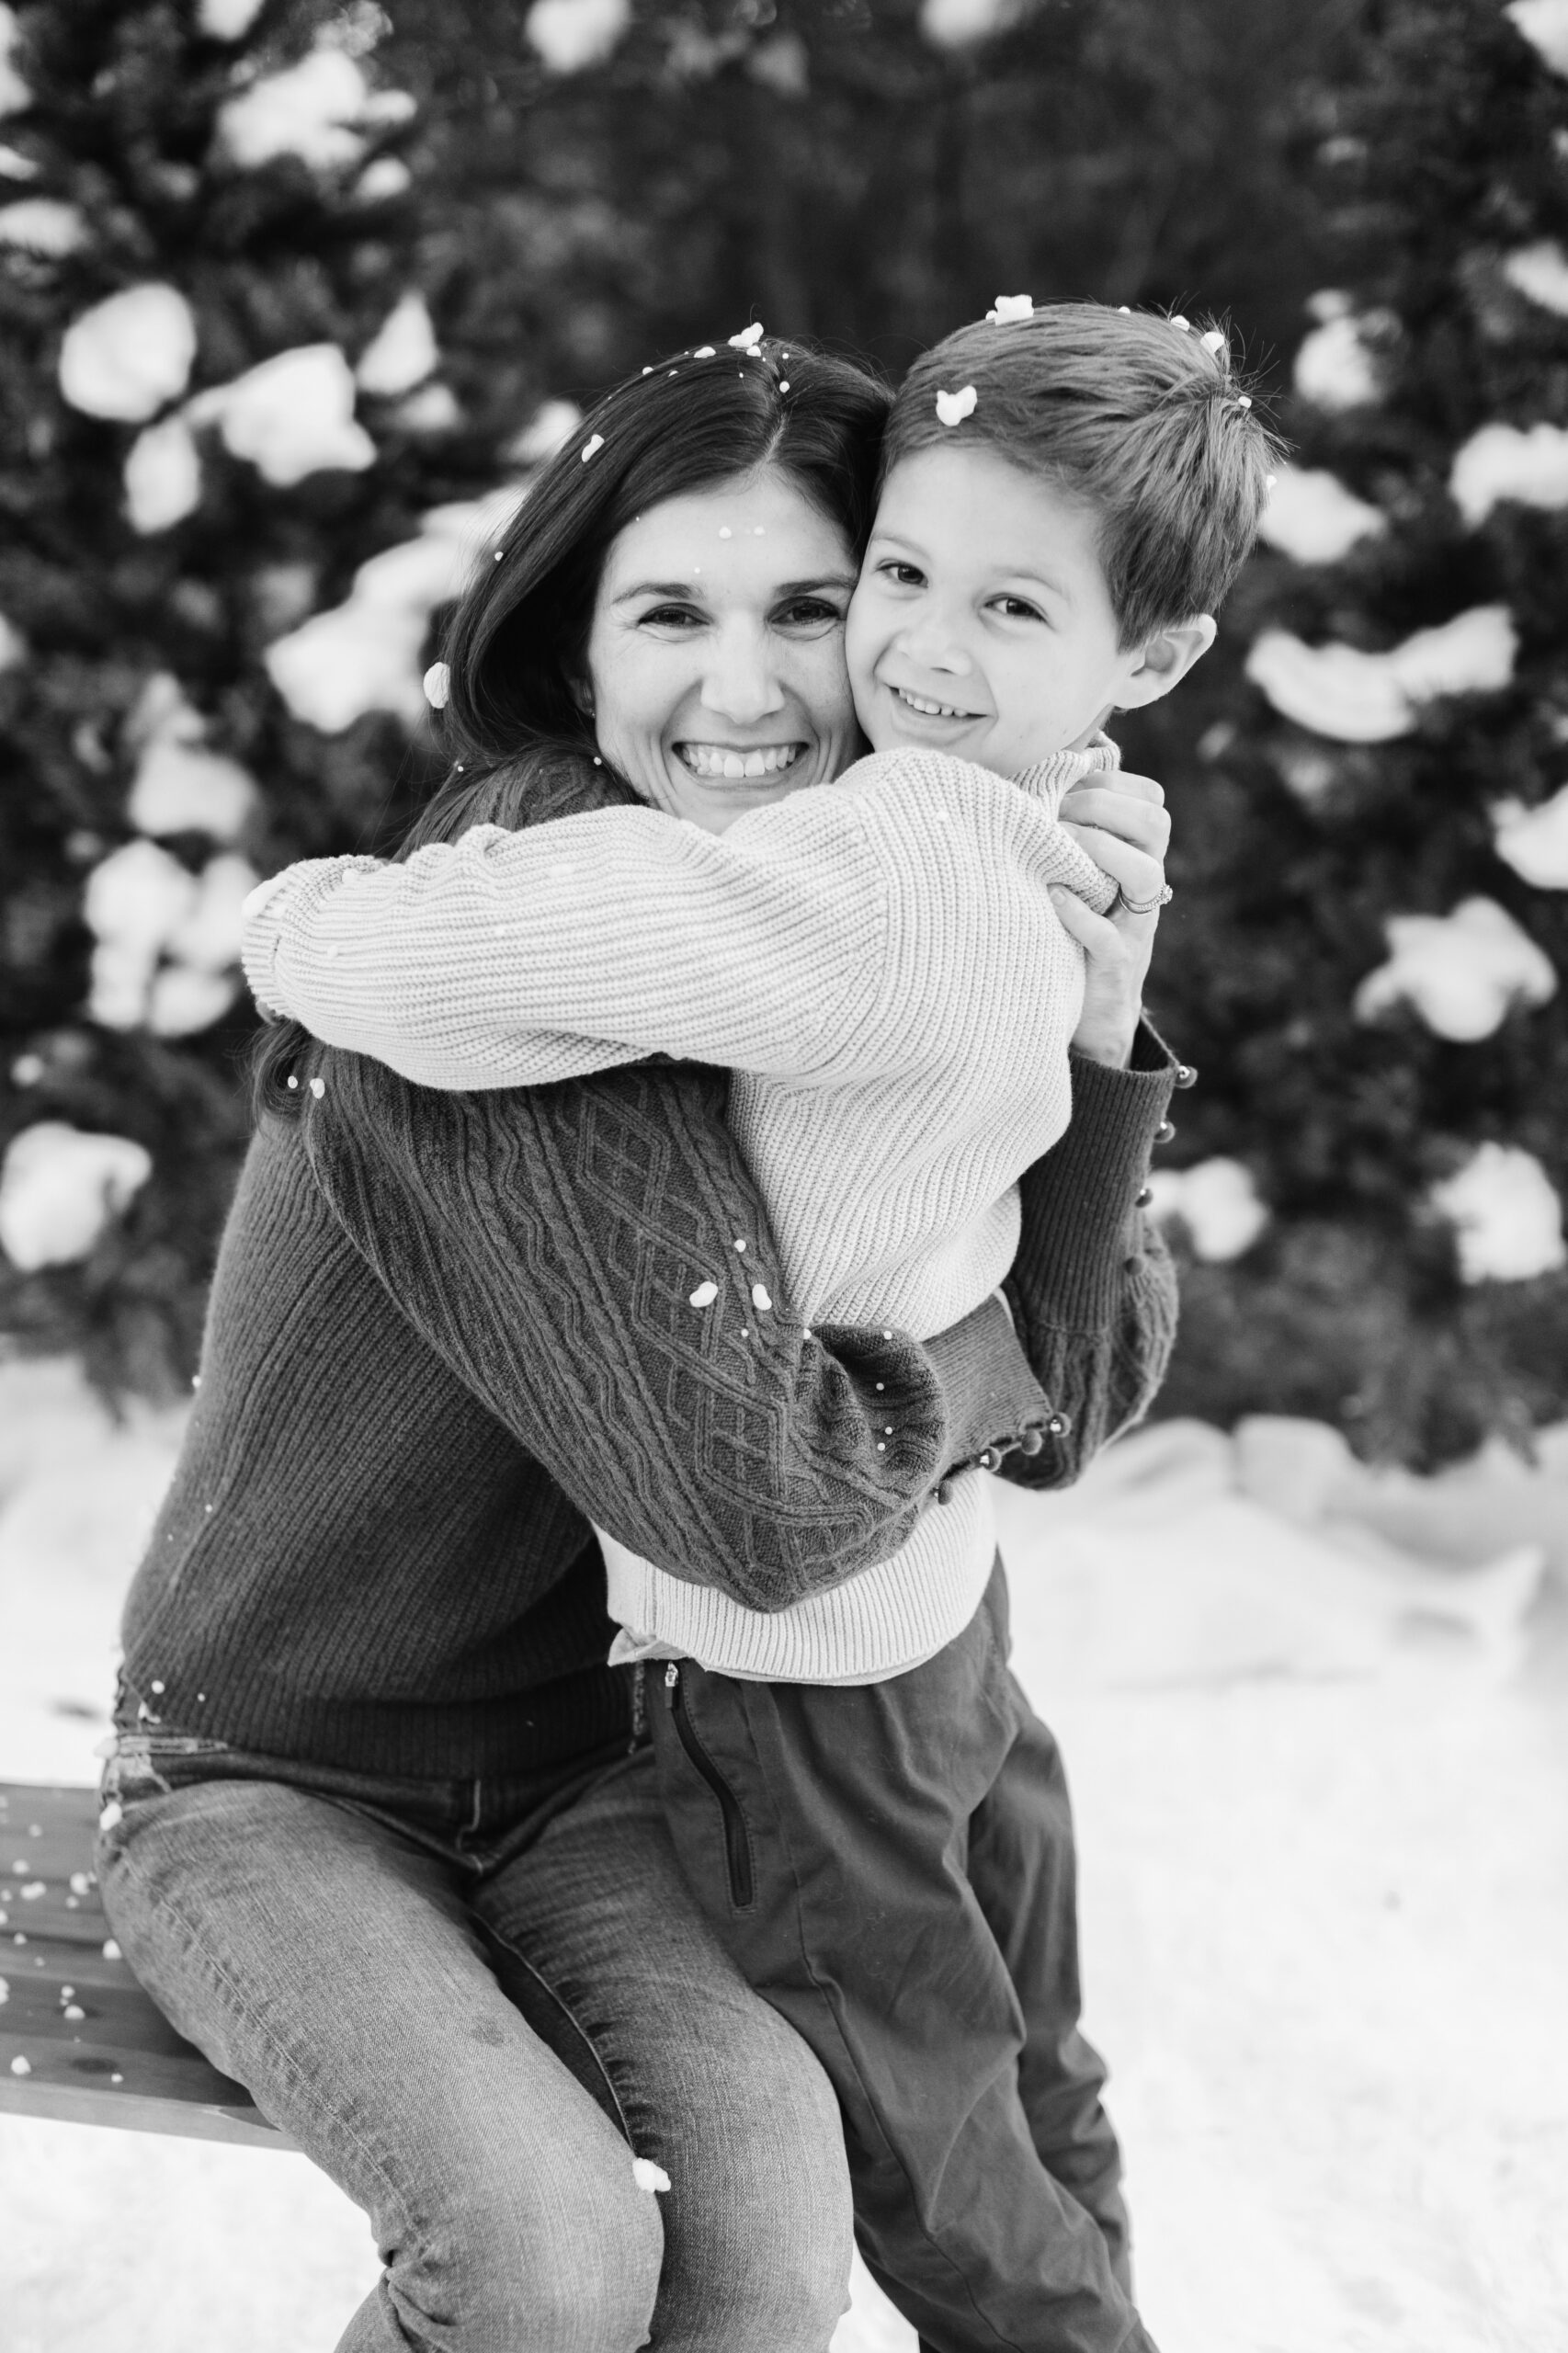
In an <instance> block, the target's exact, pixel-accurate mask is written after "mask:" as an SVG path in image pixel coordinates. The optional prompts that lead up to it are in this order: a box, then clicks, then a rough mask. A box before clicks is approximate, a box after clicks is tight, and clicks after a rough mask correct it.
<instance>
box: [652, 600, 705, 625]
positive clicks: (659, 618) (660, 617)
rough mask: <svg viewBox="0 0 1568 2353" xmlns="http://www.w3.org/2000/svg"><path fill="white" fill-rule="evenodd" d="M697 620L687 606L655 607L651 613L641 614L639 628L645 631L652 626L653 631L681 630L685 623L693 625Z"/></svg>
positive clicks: (697, 617) (697, 616) (696, 615)
mask: <svg viewBox="0 0 1568 2353" xmlns="http://www.w3.org/2000/svg"><path fill="white" fill-rule="evenodd" d="M697 620H699V615H698V614H696V613H695V612H693V610H692V608H691V607H690V606H689V605H655V606H654V607H653V610H652V611H651V612H646V613H644V614H643V616H642V622H641V624H640V626H641V627H642V628H643V629H646V628H648V627H649V626H650V624H652V626H653V628H655V629H682V628H684V627H685V626H686V625H687V622H691V623H695V622H696V621H697Z"/></svg>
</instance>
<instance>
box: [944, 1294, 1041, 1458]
mask: <svg viewBox="0 0 1568 2353" xmlns="http://www.w3.org/2000/svg"><path fill="white" fill-rule="evenodd" d="M925 1346H926V1354H927V1355H928V1356H929V1357H930V1358H931V1361H932V1363H933V1364H934V1365H935V1366H936V1369H937V1379H938V1381H940V1382H941V1384H942V1394H943V1398H944V1400H945V1402H946V1404H947V1409H948V1430H947V1458H948V1459H947V1462H946V1465H945V1466H944V1467H945V1468H946V1469H948V1470H952V1469H954V1468H955V1467H956V1466H957V1465H959V1464H960V1463H965V1462H972V1461H974V1460H975V1459H976V1457H977V1456H979V1455H981V1454H983V1453H984V1451H985V1449H986V1448H987V1447H989V1446H991V1445H993V1444H994V1443H996V1442H997V1441H1000V1442H1001V1443H1002V1444H1003V1445H1005V1446H1014V1445H1016V1444H1017V1438H1018V1433H1019V1432H1020V1431H1021V1430H1024V1429H1027V1428H1028V1427H1031V1426H1034V1425H1039V1424H1041V1423H1044V1422H1046V1421H1048V1420H1049V1419H1050V1417H1051V1401H1050V1399H1049V1398H1048V1397H1047V1395H1046V1393H1045V1392H1044V1390H1043V1389H1042V1388H1041V1387H1040V1382H1039V1381H1037V1380H1036V1378H1035V1376H1034V1373H1033V1372H1032V1370H1030V1368H1029V1363H1028V1358H1027V1357H1026V1356H1025V1354H1024V1352H1023V1349H1022V1347H1021V1346H1020V1345H1019V1342H1018V1338H1017V1334H1016V1332H1015V1331H1014V1328H1013V1314H1012V1310H1011V1308H1010V1307H1009V1306H1008V1305H1007V1302H1006V1300H1005V1299H1003V1297H1002V1296H1001V1294H1000V1293H999V1292H996V1291H993V1292H992V1293H991V1294H990V1296H989V1297H988V1298H986V1299H983V1300H982V1301H981V1302H980V1305H979V1306H978V1307H977V1308H975V1309H974V1310H973V1311H972V1312H971V1313H970V1314H968V1315H966V1316H965V1317H964V1319H963V1321H962V1322H961V1323H960V1324H949V1327H948V1329H947V1330H946V1331H945V1332H937V1333H934V1334H933V1335H932V1336H931V1337H930V1338H929V1339H928V1340H927V1341H926V1344H925Z"/></svg>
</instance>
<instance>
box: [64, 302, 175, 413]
mask: <svg viewBox="0 0 1568 2353" xmlns="http://www.w3.org/2000/svg"><path fill="white" fill-rule="evenodd" d="M195 358H196V321H195V319H194V318H193V316H192V315H191V309H190V304H189V303H188V302H187V301H186V299H185V296H184V295H183V294H182V293H180V291H179V290H178V289H177V288H176V287H173V286H164V285H158V284H152V285H146V286H128V287H126V288H125V289H124V290H123V291H122V292H120V293H119V294H110V295H108V296H107V297H106V299H105V300H104V301H101V302H95V303H94V305H93V307H92V309H91V310H90V311H84V312H83V313H82V315H81V317H80V318H79V319H74V320H73V322H72V324H70V326H68V327H67V328H66V330H65V335H64V339H63V341H62V344H61V347H60V389H61V392H62V393H63V395H64V397H65V399H66V400H67V401H69V403H70V404H71V406H72V407H73V408H74V409H80V410H81V412H82V414H83V415H85V416H102V417H107V418H109V419H110V420H111V421H113V422H114V423H116V424H120V425H141V424H142V423H144V422H145V420H146V419H147V418H148V417H150V416H153V415H155V414H156V412H157V411H158V410H159V409H161V408H162V407H163V405H164V404H165V401H172V400H177V399H178V398H179V395H180V394H181V392H184V390H185V388H186V385H187V383H188V382H189V381H190V370H191V363H192V362H193V361H194V359H195Z"/></svg>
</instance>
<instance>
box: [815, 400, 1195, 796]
mask: <svg viewBox="0 0 1568 2353" xmlns="http://www.w3.org/2000/svg"><path fill="white" fill-rule="evenodd" d="M1097 536H1098V531H1097V523H1096V517H1095V516H1094V514H1093V513H1092V512H1091V510H1090V509H1089V508H1088V507H1086V506H1083V505H1081V504H1080V503H1079V502H1078V501H1076V500H1074V499H1072V498H1069V497H1068V496H1067V495H1066V494H1064V493H1063V492H1062V491H1061V490H1059V489H1057V488H1055V487H1054V486H1053V485H1052V484H1051V483H1048V482H1045V481H1042V480H1041V478H1040V476H1039V475H1038V474H1033V473H1027V472H1024V470H1023V469H1022V468H1021V467H1018V466H1015V465H1011V464H1009V463H1008V461H1007V460H1006V459H1005V458H1003V457H1001V456H999V455H998V454H997V453H996V451H994V449H983V448H976V447H974V446H973V445H970V446H968V447H964V446H960V447H958V448H954V449H942V448H936V449H918V450H916V451H915V453H914V454H913V455H912V456H910V457H907V458H903V459H901V460H899V462H898V463H897V464H896V465H895V466H894V467H893V469H892V472H891V473H890V474H889V476H888V479H887V482H886V484H885V486H884V488H883V491H882V497H881V506H879V507H878V510H877V519H876V523H875V526H874V528H873V529H872V532H871V543H870V545H869V548H868V549H867V551H866V561H865V563H864V565H863V566H862V568H861V572H860V578H859V583H858V586H857V588H856V590H855V594H854V597H853V598H852V599H851V601H850V606H849V620H848V627H847V631H846V641H845V651H846V657H847V660H848V664H849V680H850V685H851V686H852V688H854V693H855V708H856V711H857V714H858V718H859V721H860V724H861V726H862V727H863V728H864V729H865V732H866V733H867V735H868V736H869V739H870V742H871V745H872V747H873V748H874V749H875V750H877V751H879V752H886V751H893V750H896V749H897V748H898V747H899V746H900V745H916V744H917V745H926V746H927V747H929V748H931V749H934V750H937V751H942V752H949V753H952V754H953V755H954V756H956V757H958V758H960V759H965V760H973V761H975V762H976V763H977V764H978V765H979V766H981V767H988V768H991V769H993V770H994V771H995V772H996V773H998V774H999V775H1002V776H1017V774H1018V773H1019V772H1020V771H1021V770H1022V769H1024V768H1027V767H1028V766H1029V765H1030V763H1031V762H1032V761H1035V760H1040V759H1043V758H1045V757H1046V756H1047V755H1048V754H1050V753H1051V752H1061V751H1065V750H1068V749H1070V748H1074V747H1076V746H1078V745H1083V744H1085V743H1086V742H1087V741H1088V739H1089V737H1090V736H1091V735H1093V733H1095V731H1096V728H1097V727H1098V726H1099V725H1100V723H1101V722H1102V721H1103V720H1104V718H1105V717H1106V715H1107V713H1108V711H1109V710H1111V709H1112V707H1113V706H1115V705H1121V706H1123V707H1126V706H1128V705H1131V704H1132V703H1142V702H1149V701H1153V699H1154V698H1155V696H1156V695H1158V694H1164V693H1165V692H1166V691H1167V689H1168V688H1169V687H1170V686H1171V685H1174V684H1175V681H1176V677H1179V676H1181V674H1182V671H1183V670H1185V669H1187V667H1189V666H1190V663H1191V661H1193V660H1196V658H1197V654H1198V653H1200V652H1201V651H1202V646H1201V645H1199V646H1198V647H1197V648H1196V650H1194V651H1193V652H1192V653H1190V654H1187V657H1186V658H1182V656H1181V654H1180V653H1179V652H1177V651H1176V647H1175V641H1176V639H1178V638H1180V637H1181V635H1182V632H1181V631H1172V632H1165V633H1162V636H1161V637H1160V638H1158V639H1156V640H1153V641H1152V642H1151V643H1150V645H1149V646H1147V647H1144V646H1137V647H1133V648H1125V647H1123V646H1121V645H1120V644H1119V631H1118V628H1117V621H1116V616H1115V614H1114V613H1113V612H1112V610H1111V605H1110V597H1109V594H1108V590H1107V587H1106V582H1105V574H1104V573H1103V572H1102V571H1101V569H1100V560H1099V554H1098V551H1097V547H1096V540H1097ZM1207 626H1208V635H1209V636H1210V637H1211V636H1212V633H1213V625H1212V623H1211V622H1210V623H1209V624H1208V625H1207ZM1203 642H1204V643H1207V642H1208V637H1205V638H1204V641H1203ZM1173 665H1176V666H1174V667H1173Z"/></svg>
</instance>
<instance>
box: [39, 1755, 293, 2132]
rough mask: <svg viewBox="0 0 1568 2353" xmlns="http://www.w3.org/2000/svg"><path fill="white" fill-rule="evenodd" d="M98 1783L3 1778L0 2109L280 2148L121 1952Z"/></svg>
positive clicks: (246, 2098)
mask: <svg viewBox="0 0 1568 2353" xmlns="http://www.w3.org/2000/svg"><path fill="white" fill-rule="evenodd" d="M97 1809H98V1798H97V1790H90V1789H88V1790H83V1789H58V1788H47V1787H41V1786H34V1785H32V1784H30V1783H27V1782H4V1783H0V2110H6V2109H9V2110H11V2111H12V2112H13V2113H17V2114H20V2115H23V2116H49V2117H54V2118H56V2119H58V2120H62V2121H63V2122H67V2123H72V2124H109V2125H119V2127H121V2128H122V2129H124V2130H127V2131H133V2132H176V2133H183V2134H186V2135H187V2136H189V2137H190V2138H192V2139H196V2140H202V2141H248V2142H251V2143H254V2144H255V2145H256V2146H257V2147H259V2148H267V2149H291V2148H292V2147H293V2146H294V2143H293V2142H292V2141H291V2140H290V2139H289V2137H288V2135H287V2134H286V2133H282V2132H278V2131H274V2129H273V2127H272V2126H271V2125H270V2124H268V2122H267V2119H266V2118H265V2117H264V2116H263V2115H262V2113H261V2111H260V2109H258V2108H257V2107H256V2103H255V2101H254V2100H253V2099H252V2098H251V2096H250V2094H249V2093H248V2092H247V2091H246V2090H245V2088H244V2085H243V2084H236V2083H232V2082H231V2081H230V2079H229V2078H228V2076H227V2075H219V2074H218V2073H217V2071H216V2069H215V2068H213V2067H211V2066H210V2065H209V2064H208V2063H207V2061H206V2060H205V2059H204V2058H203V2057H202V2055H201V2053H200V2052H199V2051H198V2050H197V2049H196V2048H195V2046H194V2044H192V2043H189V2042H187V2041H186V2040H185V2039H184V2037H183V2036H182V2035H178V2034H176V2032H175V2030H174V2029H173V2027H172V2026H171V2025H170V2024H169V2022H168V2020H167V2019H166V2018H165V2016H164V2014H163V2012H162V2011H161V2010H160V2009H159V2008H158V2007H157V2006H156V2004H155V2003H154V2002H153V1999H152V1996H151V1995H148V1994H145V1993H144V1992H143V1991H142V1987H141V1986H140V1985H139V1984H137V1982H136V1980H135V1978H134V1977H133V1976H132V1975H131V1971H130V1968H129V1967H128V1966H127V1964H126V1962H125V1961H123V1960H122V1959H121V1958H120V1953H119V1946H118V1945H117V1944H116V1943H115V1942H114V1939H113V1938H112V1937H111V1935H110V1933H109V1926H108V1921H107V1920H106V1919H105V1917H104V1913H103V1906H102V1904H100V1903H99V1901H98V1890H97V1879H96V1877H95V1876H94V1872H93V1834H94V1832H95V1830H96V1828H97Z"/></svg>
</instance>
